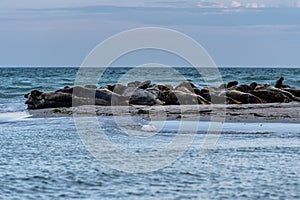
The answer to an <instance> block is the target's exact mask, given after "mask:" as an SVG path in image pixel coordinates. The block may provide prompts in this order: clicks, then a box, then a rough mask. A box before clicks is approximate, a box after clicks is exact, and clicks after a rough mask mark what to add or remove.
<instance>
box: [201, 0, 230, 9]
mask: <svg viewBox="0 0 300 200" xmlns="http://www.w3.org/2000/svg"><path fill="white" fill-rule="evenodd" d="M197 7H199V8H227V6H226V5H225V4H224V3H216V2H208V1H204V0H202V1H199V2H198V3H197Z"/></svg>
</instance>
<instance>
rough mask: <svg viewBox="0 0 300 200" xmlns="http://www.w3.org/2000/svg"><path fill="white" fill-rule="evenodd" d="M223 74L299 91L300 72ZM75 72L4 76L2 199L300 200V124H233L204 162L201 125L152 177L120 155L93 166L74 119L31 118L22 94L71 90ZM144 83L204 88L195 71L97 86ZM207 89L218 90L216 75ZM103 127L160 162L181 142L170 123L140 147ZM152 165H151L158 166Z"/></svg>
mask: <svg viewBox="0 0 300 200" xmlns="http://www.w3.org/2000/svg"><path fill="white" fill-rule="evenodd" d="M91 70H92V69H91ZM219 71H220V74H221V76H222V80H223V81H224V82H228V81H232V80H237V81H239V83H241V84H242V83H244V84H249V83H251V82H252V81H256V82H258V83H263V84H264V83H269V84H271V85H273V84H274V83H275V82H276V80H277V79H278V78H280V77H281V76H283V77H285V84H288V85H290V86H292V87H297V88H300V68H220V69H219ZM77 72H78V68H42V67H40V68H0V83H1V84H0V133H1V134H0V146H1V147H0V199H256V198H257V199H299V198H300V191H299V188H300V168H299V166H298V165H299V163H300V156H299V155H300V125H299V124H280V123H279V124H277V123H272V124H271V123H252V124H247V123H228V124H225V125H224V134H222V135H220V136H218V137H219V138H218V142H217V144H216V145H214V146H213V147H212V148H211V149H210V151H209V152H207V153H206V154H205V155H204V154H203V149H201V145H203V140H204V138H205V130H206V129H207V127H208V126H209V122H202V123H201V122H199V123H201V125H200V126H199V129H201V130H200V132H199V134H197V135H196V136H195V138H193V142H192V143H191V144H190V145H189V146H188V148H187V149H186V150H185V151H182V152H180V153H182V154H180V156H178V158H176V159H175V160H174V161H173V162H170V163H167V164H166V165H164V167H161V168H160V169H157V170H154V171H151V170H149V172H147V173H127V172H125V171H122V170H119V169H118V167H115V168H113V167H110V166H109V165H107V163H108V162H113V161H114V160H113V159H114V158H113V155H115V154H116V153H115V152H108V153H107V154H106V155H104V156H105V159H106V160H101V159H100V160H99V159H97V158H95V157H94V156H93V155H92V154H91V153H90V152H89V151H88V149H87V148H86V147H85V145H84V142H83V141H82V136H80V135H79V134H78V132H77V131H76V125H75V123H74V120H73V119H72V118H70V117H66V118H47V119H46V118H28V117H27V113H26V105H25V104H24V102H25V100H26V99H25V98H24V97H23V96H24V94H26V93H29V92H30V91H31V90H33V89H37V90H40V91H55V90H57V89H59V88H63V87H64V86H72V85H73V84H74V81H75V79H76V75H77ZM86 78H87V80H88V77H86ZM147 79H150V80H152V82H153V83H168V84H171V85H174V86H175V85H176V84H179V83H180V81H182V80H190V81H192V82H193V83H195V84H196V85H197V86H199V87H203V86H205V85H206V82H205V81H204V79H203V78H202V77H201V76H200V75H199V73H198V72H197V70H195V69H193V68H175V69H164V68H153V69H142V71H135V70H133V69H132V68H109V69H106V70H105V71H104V69H103V76H102V77H101V78H100V80H99V83H98V85H99V86H102V85H105V84H113V83H116V82H121V83H128V82H130V81H135V80H140V81H143V80H147ZM208 79H209V80H212V81H213V80H214V75H212V76H211V77H208ZM98 120H99V122H100V124H102V125H103V126H104V128H105V130H106V134H107V137H108V138H109V139H110V141H112V142H115V143H116V144H117V146H118V147H120V148H121V149H123V150H124V151H130V152H135V153H141V152H142V153H143V152H152V151H153V152H157V151H158V152H159V151H160V150H161V149H162V147H163V146H165V145H168V144H169V143H170V142H171V141H172V140H174V135H176V126H177V125H178V124H179V123H180V121H173V122H171V121H169V122H165V127H164V129H163V130H161V131H160V132H159V133H158V134H157V135H156V136H153V137H154V138H150V137H139V138H138V139H136V138H135V136H136V135H134V134H131V133H128V134H124V131H122V130H120V129H118V127H117V125H116V124H115V123H114V118H113V117H98ZM134 120H141V119H134ZM197 123H198V122H197ZM77 128H78V127H77ZM174 130H175V131H174ZM201 131H203V132H201ZM187 134H188V133H187ZM181 150H182V149H179V148H178V146H170V148H169V151H168V152H167V153H166V152H165V153H163V154H161V155H160V158H161V159H162V160H167V159H168V158H169V157H170V156H171V155H172V154H173V153H174V154H176V153H177V152H178V151H181ZM151 161H153V160H151V159H150V160H149V163H147V162H146V163H145V165H146V166H148V167H150V166H152V164H153V163H151ZM122 162H123V163H124V167H125V168H126V167H127V168H130V167H131V166H132V164H134V161H132V160H130V158H129V157H124V158H123V160H122ZM129 171H130V169H129Z"/></svg>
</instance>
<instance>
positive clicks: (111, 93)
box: [25, 77, 300, 109]
mask: <svg viewBox="0 0 300 200" xmlns="http://www.w3.org/2000/svg"><path fill="white" fill-rule="evenodd" d="M283 81H284V78H283V77H281V78H280V79H279V80H278V81H277V82H276V84H275V86H274V87H273V86H271V85H269V84H258V83H256V82H252V83H251V84H250V85H246V84H240V85H239V83H238V82H237V81H232V82H229V83H227V84H222V85H220V86H219V87H204V88H199V87H197V86H196V85H195V84H193V83H192V82H189V81H184V82H182V83H181V84H179V85H178V86H177V87H175V88H174V87H173V86H171V85H159V84H152V83H151V81H149V80H148V81H145V82H139V81H135V82H131V83H128V84H127V86H125V85H122V84H120V83H117V84H114V85H105V86H104V87H100V88H97V87H96V86H95V85H86V86H84V87H81V86H75V87H72V88H70V87H68V86H66V87H65V88H63V89H59V90H57V91H55V92H41V91H38V90H32V91H31V92H30V93H28V94H26V95H25V98H27V100H26V102H25V104H27V106H28V109H44V108H59V107H73V106H82V105H99V106H126V105H146V106H154V105H199V104H265V103H289V102H292V101H297V102H300V89H297V88H293V87H290V86H288V85H284V84H283Z"/></svg>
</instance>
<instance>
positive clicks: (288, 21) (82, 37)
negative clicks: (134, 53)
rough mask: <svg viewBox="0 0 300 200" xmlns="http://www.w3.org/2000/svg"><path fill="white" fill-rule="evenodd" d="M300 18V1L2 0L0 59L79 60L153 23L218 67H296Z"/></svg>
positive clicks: (15, 62) (7, 62) (5, 62)
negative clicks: (195, 45)
mask: <svg viewBox="0 0 300 200" xmlns="http://www.w3.org/2000/svg"><path fill="white" fill-rule="evenodd" d="M299 19H300V0H299V1H297V0H285V1H280V0H260V1H258V0H257V1H252V0H240V1H231V0H214V1H210V0H207V1H201V0H189V1H187V0H181V1H179V0H166V1H163V0H151V1H150V0H128V1H126V0H122V1H112V0H110V1H109V0H51V1H50V0H48V1H40V0H39V1H38V0H22V1H21V0H20V1H17V0H2V1H1V4H0V44H1V46H0V65H1V66H22V65H23V66H24V65H25V66H39V65H42V66H62V65H64V66H65V65H67V66H70V65H73V66H79V65H80V64H81V63H82V61H83V60H84V58H85V57H86V56H87V55H88V53H89V52H90V51H91V50H92V49H93V48H94V47H95V46H96V45H97V44H99V43H100V42H102V41H103V40H105V39H106V38H108V37H110V36H111V35H113V34H117V33H119V32H120V31H124V30H127V29H131V28H140V27H147V26H158V27H166V28H171V29H175V30H178V31H181V32H183V33H185V34H187V35H189V36H191V37H192V38H194V39H195V40H196V41H198V42H199V43H200V44H201V45H202V46H203V47H204V48H205V49H206V50H207V51H208V53H209V54H210V55H211V57H212V58H213V59H214V61H215V62H216V64H217V65H221V66H300V56H299V52H300V20H299ZM148 53H149V52H148ZM138 57H141V56H140V55H139V56H138ZM164 57H165V59H167V58H168V56H164ZM129 58H130V59H134V58H133V57H130V56H129ZM130 59H127V60H126V61H124V62H128V64H132V63H130ZM162 59H163V58H162ZM168 59H170V58H168ZM175 60H176V59H175ZM171 64H176V63H171Z"/></svg>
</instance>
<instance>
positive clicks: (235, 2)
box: [231, 1, 242, 8]
mask: <svg viewBox="0 0 300 200" xmlns="http://www.w3.org/2000/svg"><path fill="white" fill-rule="evenodd" d="M241 6H242V4H241V3H240V2H238V1H232V2H231V7H233V8H238V7H241Z"/></svg>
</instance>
